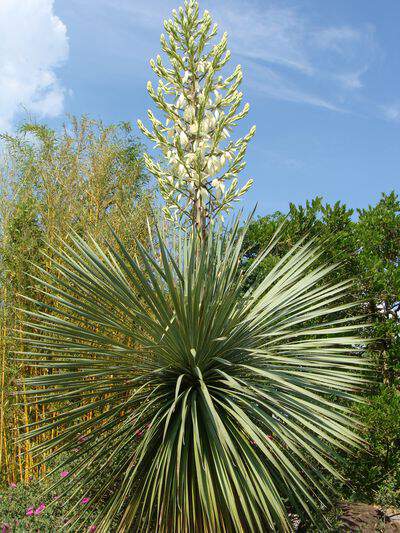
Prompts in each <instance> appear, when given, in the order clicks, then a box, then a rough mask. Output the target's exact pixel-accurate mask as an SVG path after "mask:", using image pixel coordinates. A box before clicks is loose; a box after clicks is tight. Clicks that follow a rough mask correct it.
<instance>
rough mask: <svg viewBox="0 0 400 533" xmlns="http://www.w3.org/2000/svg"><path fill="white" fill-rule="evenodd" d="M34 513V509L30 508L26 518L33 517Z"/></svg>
mask: <svg viewBox="0 0 400 533" xmlns="http://www.w3.org/2000/svg"><path fill="white" fill-rule="evenodd" d="M33 513H34V510H33V507H28V509H27V510H26V513H25V514H26V516H33Z"/></svg>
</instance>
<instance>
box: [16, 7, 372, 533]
mask: <svg viewBox="0 0 400 533" xmlns="http://www.w3.org/2000/svg"><path fill="white" fill-rule="evenodd" d="M165 28H166V31H167V33H168V39H169V40H168V41H167V39H166V37H164V36H162V38H161V42H162V46H163V50H164V52H165V55H166V56H167V57H168V58H169V59H170V64H171V68H167V67H165V66H164V64H163V61H162V59H161V57H157V61H156V62H154V61H153V62H151V65H152V67H153V70H154V71H155V73H156V74H157V75H158V76H159V77H160V78H161V79H160V83H159V87H158V89H157V91H156V90H154V89H153V87H152V85H151V84H149V92H150V95H151V96H152V98H153V99H154V101H155V102H156V105H157V107H158V108H159V109H160V110H161V111H162V112H164V114H165V115H166V121H165V124H163V123H162V122H161V121H160V120H159V119H158V118H156V117H155V115H154V114H153V113H152V112H151V111H149V117H150V119H151V122H152V126H153V131H152V132H150V131H149V130H147V129H146V128H145V127H144V125H143V124H142V123H141V122H140V123H139V125H140V127H141V129H142V130H143V131H144V133H145V134H146V135H148V137H149V138H150V139H152V140H154V141H155V143H156V145H157V146H158V147H160V148H161V150H162V152H163V154H164V155H165V158H166V160H165V161H164V162H161V163H158V162H155V161H154V160H153V159H151V158H150V157H149V156H146V163H147V166H148V169H149V170H150V172H152V173H153V174H154V175H155V176H156V177H157V179H158V181H159V185H160V192H161V194H162V195H163V197H164V199H165V201H166V206H165V213H166V216H167V217H168V219H169V220H172V221H173V223H174V226H175V229H174V231H169V232H168V231H166V232H164V231H163V232H158V233H157V232H156V235H155V237H154V239H153V240H152V241H151V242H154V247H153V249H149V250H147V249H144V248H143V247H142V246H141V245H140V243H139V242H138V243H137V249H138V250H139V251H138V255H137V257H136V256H135V257H133V256H132V255H131V254H130V253H129V252H128V251H127V249H126V247H125V246H124V244H123V242H121V241H120V240H119V239H118V237H117V236H115V239H116V243H115V244H109V245H108V247H107V248H106V249H102V248H101V247H100V246H99V245H98V244H97V243H96V242H95V241H94V240H93V241H90V242H86V241H85V240H82V239H81V238H80V237H79V236H77V235H75V236H72V237H71V241H67V242H63V243H60V247H61V251H60V250H58V249H57V250H52V252H51V254H49V259H48V263H49V264H50V268H49V269H46V270H44V269H42V270H40V269H39V270H40V274H39V275H38V276H37V277H35V278H34V281H35V283H36V284H37V285H38V286H39V290H40V291H41V292H42V293H44V296H43V294H42V295H41V297H40V298H38V299H37V301H36V302H35V301H32V300H31V299H29V300H30V301H31V304H32V303H33V304H36V305H37V306H38V307H39V308H38V309H37V311H29V312H28V315H30V317H31V318H29V319H27V321H26V322H25V323H24V332H25V340H26V342H27V343H30V345H31V347H32V349H31V350H30V351H29V352H25V353H24V357H23V358H24V360H25V362H26V363H28V364H32V365H38V366H39V367H41V368H43V369H47V373H45V374H43V375H39V376H35V377H32V378H30V379H29V380H28V381H27V387H28V390H27V391H26V394H27V395H31V397H32V401H38V402H39V403H40V402H42V403H46V404H50V406H56V407H54V412H56V413H57V416H53V414H52V412H51V410H50V412H49V410H48V411H47V412H49V417H48V418H47V419H45V420H41V421H39V423H35V424H33V425H31V426H30V427H29V428H28V429H29V431H28V432H27V434H26V438H31V437H34V436H38V435H43V434H47V435H48V439H47V440H45V441H44V440H41V441H40V442H41V444H39V445H37V446H36V447H35V448H34V450H33V451H34V452H35V453H36V454H37V456H38V457H39V458H40V457H42V456H44V457H45V458H46V459H47V460H53V459H54V457H55V456H59V457H60V464H59V467H58V468H59V470H60V471H61V473H62V474H63V475H62V478H61V479H60V482H59V483H58V484H57V490H61V491H62V493H63V501H64V505H65V506H66V509H67V511H68V515H69V516H70V517H71V522H70V524H69V526H68V527H69V528H70V529H72V530H76V528H81V524H82V520H83V522H85V523H87V524H90V523H92V525H93V526H96V527H97V530H98V531H99V532H107V531H120V532H123V531H160V532H165V533H166V532H176V533H186V532H187V533H189V532H193V533H194V532H203V531H204V532H206V533H214V532H221V533H222V532H224V533H227V532H232V533H233V532H249V531H254V532H264V531H269V530H271V531H289V530H291V529H292V521H291V513H292V514H296V513H297V514H301V515H303V516H304V515H308V516H309V518H310V520H313V521H314V523H315V525H316V527H322V528H324V527H325V525H324V518H323V509H324V506H326V505H327V504H328V501H329V492H330V489H329V486H328V485H329V484H328V483H327V481H326V479H325V478H326V477H328V478H329V477H331V476H335V475H338V474H337V472H336V470H335V465H334V462H335V454H336V453H337V451H350V450H351V449H352V448H353V447H354V446H357V444H359V443H360V439H359V437H358V436H357V433H356V426H357V422H356V421H354V419H353V418H352V417H351V416H350V414H349V411H348V408H347V404H348V403H349V402H350V401H352V400H354V399H355V397H354V393H355V392H357V391H358V390H359V389H360V388H361V387H362V386H363V384H364V376H363V372H362V370H363V368H364V366H365V363H364V359H363V358H362V357H361V356H360V352H362V350H363V348H364V346H363V344H362V343H361V341H360V340H359V339H358V337H357V329H358V328H359V327H361V326H360V321H359V320H357V319H356V318H354V317H353V318H342V313H343V312H345V311H346V310H347V309H348V308H349V307H351V305H352V304H351V303H344V302H345V295H346V290H347V288H348V287H349V285H350V283H349V282H347V281H343V282H341V283H339V284H336V285H331V284H329V283H327V282H326V276H327V275H328V274H329V273H330V272H331V270H332V269H333V268H334V265H329V266H326V267H324V266H318V265H320V262H316V261H317V259H318V258H319V257H320V255H321V253H322V251H321V250H320V249H319V248H318V247H316V246H315V244H313V243H312V242H306V241H303V242H300V243H299V244H298V245H296V246H295V247H294V248H293V249H292V250H291V251H290V252H289V253H288V254H287V255H286V256H285V257H283V259H281V260H280V261H279V262H278V263H277V264H276V265H275V266H274V267H273V268H272V270H271V271H270V272H269V274H268V275H267V276H266V277H265V279H263V280H262V281H261V282H260V283H256V284H254V283H253V284H252V281H251V280H253V279H254V276H253V273H254V270H255V269H256V268H257V266H258V265H259V264H260V262H261V261H262V260H263V259H264V257H265V256H266V255H267V254H268V253H269V249H267V250H265V251H264V252H263V253H262V254H261V255H260V256H259V257H258V258H257V259H256V260H255V261H254V262H253V263H252V264H251V266H249V267H248V268H245V267H243V265H242V261H241V253H242V246H243V237H244V235H245V232H246V230H247V227H248V223H245V224H243V225H242V226H241V224H240V222H239V220H238V219H237V220H236V222H235V223H234V224H233V226H230V227H229V226H228V227H227V228H225V229H224V228H223V227H222V226H221V227H218V224H217V222H216V220H220V219H221V215H222V213H226V212H229V211H231V210H232V204H233V202H235V201H237V200H238V198H239V197H240V196H242V194H243V193H244V192H245V191H246V189H247V188H248V187H249V186H250V185H251V182H247V184H246V185H245V186H244V188H243V187H242V188H239V187H238V181H237V178H236V175H237V174H238V173H239V171H240V170H242V168H243V167H244V161H243V158H244V155H245V151H246V147H247V144H248V142H249V140H250V138H251V136H252V135H253V134H254V128H252V129H251V130H250V132H249V133H248V134H247V135H246V136H245V137H243V138H242V139H239V140H237V141H235V142H234V141H228V137H229V136H230V133H231V130H232V128H233V127H234V126H235V125H236V123H237V122H238V120H240V119H241V118H243V117H244V116H245V115H246V113H247V111H248V106H247V105H246V106H245V107H244V108H243V110H242V111H238V108H239V106H240V103H241V99H242V93H240V92H239V91H238V87H239V85H240V82H241V78H242V74H241V70H240V67H237V68H236V69H235V71H234V73H233V74H232V75H230V76H228V77H227V78H226V79H223V77H222V76H220V75H218V76H217V75H216V73H218V72H219V71H220V70H221V69H222V68H223V67H224V65H225V64H226V62H227V61H228V59H229V52H228V51H227V49H226V47H227V39H226V36H225V35H224V36H223V38H222V40H221V42H220V43H219V44H217V45H215V46H213V47H211V48H207V47H208V46H209V44H210V41H211V40H212V38H213V37H214V35H215V34H216V32H217V29H216V27H215V26H212V21H211V17H210V15H209V13H207V12H205V13H204V15H203V16H202V17H200V16H199V7H198V4H197V2H195V1H194V0H190V1H188V2H185V7H184V8H180V10H179V12H174V15H173V20H170V21H167V22H166V23H165ZM224 168H225V170H224ZM271 246H273V243H272V244H271ZM40 287H41V288H40ZM40 302H53V303H46V304H44V303H40ZM40 307H41V309H40ZM61 458H62V459H61ZM67 469H68V470H67ZM58 485H61V486H58ZM49 490H50V491H51V490H53V488H52V487H51V488H50V489H49ZM89 498H90V500H89ZM97 507H100V508H101V510H100V514H99V515H97V514H96V518H95V519H94V523H93V522H92V520H91V516H92V513H94V511H95V509H96V508H97ZM78 524H80V525H79V526H78ZM79 530H80V529H79Z"/></svg>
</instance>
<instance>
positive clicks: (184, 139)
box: [179, 131, 189, 148]
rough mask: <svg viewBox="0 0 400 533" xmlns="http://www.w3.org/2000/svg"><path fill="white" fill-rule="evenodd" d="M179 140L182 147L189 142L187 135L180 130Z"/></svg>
mask: <svg viewBox="0 0 400 533" xmlns="http://www.w3.org/2000/svg"><path fill="white" fill-rule="evenodd" d="M179 140H180V143H181V145H182V146H183V148H185V146H186V145H187V144H188V142H189V139H188V137H187V135H186V133H185V132H184V131H181V133H180V134H179Z"/></svg>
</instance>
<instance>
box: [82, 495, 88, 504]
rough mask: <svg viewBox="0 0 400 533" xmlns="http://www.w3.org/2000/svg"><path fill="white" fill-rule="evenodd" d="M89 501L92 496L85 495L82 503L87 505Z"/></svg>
mask: <svg viewBox="0 0 400 533" xmlns="http://www.w3.org/2000/svg"><path fill="white" fill-rule="evenodd" d="M89 502H90V498H87V497H85V498H82V499H81V504H82V505H85V504H86V503H89Z"/></svg>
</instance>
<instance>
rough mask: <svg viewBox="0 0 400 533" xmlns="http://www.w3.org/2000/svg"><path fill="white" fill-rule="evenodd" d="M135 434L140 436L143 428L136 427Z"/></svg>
mask: <svg viewBox="0 0 400 533" xmlns="http://www.w3.org/2000/svg"><path fill="white" fill-rule="evenodd" d="M135 435H136V437H141V436H142V435H143V430H142V429H137V430H136V431H135Z"/></svg>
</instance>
